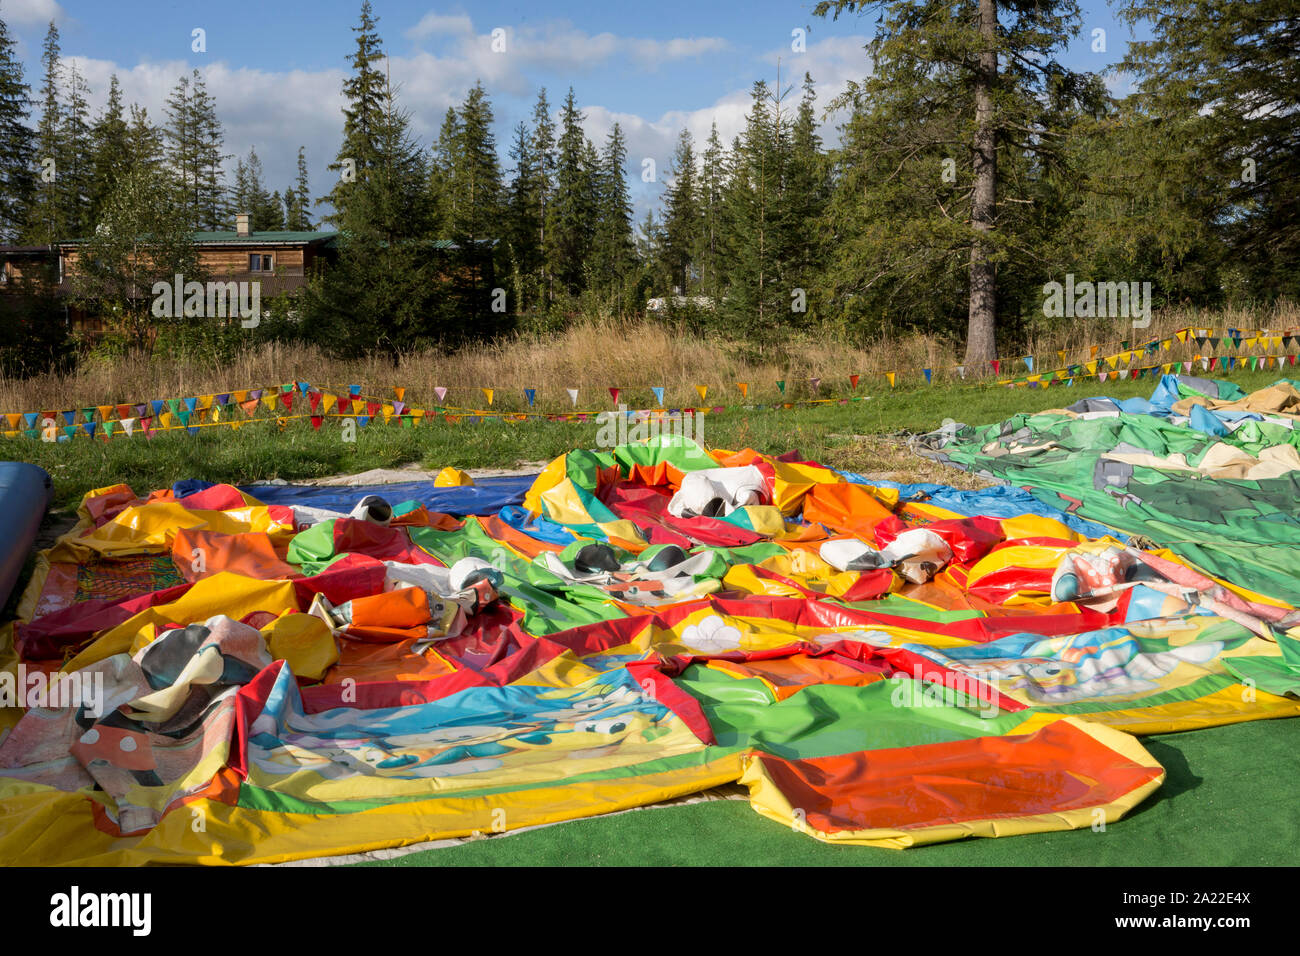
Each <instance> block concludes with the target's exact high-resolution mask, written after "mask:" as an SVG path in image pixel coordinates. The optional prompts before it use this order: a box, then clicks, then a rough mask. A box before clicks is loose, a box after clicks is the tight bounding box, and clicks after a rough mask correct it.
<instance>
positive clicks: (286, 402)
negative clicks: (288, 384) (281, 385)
mask: <svg viewBox="0 0 1300 956" xmlns="http://www.w3.org/2000/svg"><path fill="white" fill-rule="evenodd" d="M280 404H281V405H283V406H284V407H285V408H287V409H292V408H293V391H292V389H291V390H290V391H287V392H281V393H280Z"/></svg>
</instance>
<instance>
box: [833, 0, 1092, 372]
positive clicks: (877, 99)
mask: <svg viewBox="0 0 1300 956" xmlns="http://www.w3.org/2000/svg"><path fill="white" fill-rule="evenodd" d="M868 9H870V10H873V11H879V12H880V14H881V15H880V17H879V19H877V21H876V23H877V28H876V35H875V37H874V38H873V40H872V42H871V44H870V46H869V47H868V49H869V51H870V54H871V76H870V77H869V78H868V79H867V80H866V81H864V82H863V83H862V84H860V85H858V86H856V87H855V89H854V90H853V91H852V97H853V98H854V99H856V100H857V102H858V104H859V109H860V110H861V111H863V112H865V113H866V114H868V116H869V117H871V118H870V119H869V120H867V121H864V122H861V123H859V126H860V127H861V133H862V134H863V135H867V134H868V132H869V134H870V135H871V136H872V137H873V138H874V142H873V143H872V145H871V146H870V147H869V149H870V150H872V151H873V153H872V154H871V155H868V156H865V157H864V158H865V161H866V162H868V163H870V162H872V161H873V157H876V156H880V155H881V154H886V153H891V154H893V155H894V156H895V157H896V160H895V161H896V164H897V163H901V164H902V168H901V169H900V173H901V174H902V175H904V176H908V174H909V172H910V170H909V169H908V167H909V166H911V165H912V164H928V166H929V176H928V185H923V184H924V183H925V181H926V179H927V177H925V176H924V175H923V174H920V173H918V174H917V175H916V176H915V177H910V176H909V177H908V178H912V179H913V181H914V183H915V184H916V185H917V186H918V187H921V188H922V192H920V193H919V194H918V195H917V196H915V197H913V198H914V199H919V200H921V201H922V203H923V204H924V205H925V207H926V210H922V209H915V210H914V211H913V212H912V213H911V214H910V217H911V221H910V222H909V223H908V224H907V225H906V226H905V229H904V232H905V233H912V235H911V236H908V239H907V240H906V241H900V240H899V239H895V244H894V250H893V252H894V253H895V254H896V255H895V257H894V264H892V265H890V266H889V267H888V268H886V269H884V274H883V275H880V276H879V279H878V281H879V282H880V283H885V284H893V283H895V282H898V281H899V280H904V281H908V280H910V279H911V278H912V277H913V276H915V275H916V274H918V273H919V274H922V275H924V274H925V273H926V272H929V274H930V276H931V277H934V276H937V275H941V274H946V273H947V272H948V271H949V268H950V262H951V260H953V259H955V258H958V257H959V256H964V258H965V261H966V264H965V271H966V285H967V300H968V302H967V309H966V360H965V364H967V365H970V366H973V367H979V366H983V365H984V363H986V362H987V361H988V360H989V359H991V358H993V357H994V355H995V354H996V335H997V331H998V322H997V315H998V291H999V290H998V286H999V275H998V266H999V263H1000V262H1004V261H1007V260H1008V259H1010V258H1012V257H1013V252H1012V250H1013V249H1016V250H1017V253H1018V254H1026V253H1027V254H1030V255H1032V244H1033V242H1032V240H1033V237H1032V236H1031V235H1030V233H1029V232H1026V231H1023V230H1019V229H1018V228H1017V226H1018V225H1019V224H1020V223H1026V224H1027V223H1028V222H1029V219H1028V217H1026V216H1024V215H1023V214H1022V213H1023V210H1022V211H1021V212H1019V213H1017V214H1016V216H1015V217H1008V215H1007V213H1008V212H1009V210H1010V209H1012V208H1013V207H1015V206H1016V205H1019V204H1021V203H1024V202H1031V203H1032V202H1033V201H1034V200H1033V199H1032V198H1031V197H1029V196H1026V195H1024V194H1023V193H1022V194H1021V195H1016V194H1015V193H1017V192H1022V190H1024V188H1025V186H1028V185H1029V184H1028V183H1027V182H1026V181H1025V180H1024V179H1023V178H1018V173H1019V172H1020V171H1021V170H1022V169H1023V168H1025V165H1026V163H1028V164H1030V165H1031V166H1034V167H1037V168H1039V169H1042V168H1046V167H1048V166H1050V165H1052V164H1053V163H1056V162H1058V161H1059V160H1058V158H1057V157H1058V156H1059V153H1060V150H1061V148H1062V144H1063V140H1062V138H1061V136H1060V135H1059V133H1060V132H1061V131H1060V130H1059V129H1058V128H1057V127H1056V124H1055V123H1054V120H1055V119H1057V118H1058V117H1059V116H1060V115H1061V113H1062V111H1061V109H1060V107H1061V106H1062V104H1066V103H1072V104H1079V105H1084V104H1087V103H1089V102H1091V101H1095V100H1097V99H1098V98H1099V95H1100V93H1101V88H1100V86H1099V84H1097V83H1096V82H1095V78H1093V77H1091V76H1089V75H1087V74H1076V73H1073V72H1071V71H1069V70H1066V69H1065V68H1064V67H1063V66H1062V65H1061V64H1060V62H1059V61H1058V60H1057V54H1058V53H1060V52H1062V51H1063V50H1064V48H1065V46H1066V45H1067V44H1068V43H1069V41H1070V39H1071V38H1072V37H1073V36H1075V35H1076V34H1077V33H1078V31H1079V23H1080V11H1079V6H1078V4H1077V3H1076V2H1075V0H1040V2H1033V3H1021V2H1012V0H1004V2H1003V3H1002V4H1001V5H999V3H998V0H922V2H915V0H884V2H880V0H822V2H819V3H818V4H817V5H816V6H815V7H814V8H813V12H814V14H815V15H817V16H825V15H827V14H833V15H834V16H836V17H838V16H839V15H840V14H841V13H844V12H846V11H856V12H859V13H863V12H866V11H867V10H868ZM887 114H888V115H887ZM1008 151H1015V152H1016V153H1018V154H1019V157H1021V158H1023V160H1024V161H1023V162H1022V160H1021V158H1017V159H1016V160H1015V161H1011V156H1010V155H1008ZM945 153H946V155H944V154H945ZM1054 154H1057V155H1054ZM1004 155H1005V156H1006V158H1007V160H1008V161H1009V162H1011V165H1010V166H1008V168H1006V169H1004V170H999V163H1000V162H1001V157H1003V156H1004ZM945 158H946V159H951V160H952V161H953V163H954V164H955V167H956V169H957V170H958V175H959V177H960V183H961V187H962V188H961V189H960V190H959V191H956V195H954V194H953V193H954V190H952V189H951V188H950V187H951V185H952V183H951V182H944V181H942V180H940V179H939V177H936V176H934V174H933V171H934V166H935V165H937V164H938V163H939V162H941V161H942V160H943V159H945ZM897 182H898V175H892V176H890V178H889V179H887V180H883V181H880V180H878V181H876V182H875V183H874V185H873V183H872V181H870V180H866V181H864V182H863V183H862V185H863V189H862V190H861V191H859V193H858V199H859V200H860V201H861V202H862V203H863V205H864V207H873V206H877V205H878V203H877V202H876V201H875V199H874V197H875V196H877V195H879V196H882V197H887V200H888V201H889V202H895V203H904V202H905V201H906V199H907V198H908V197H906V196H904V195H896V194H895V193H894V190H895V188H896V186H897ZM1030 189H1031V190H1032V187H1030ZM1000 191H1001V192H1000ZM1004 195H1005V197H1006V198H1007V199H1014V200H1016V202H1007V201H1004V199H1003V196H1004ZM880 214H881V213H880V210H879V209H878V208H872V209H869V210H868V209H863V210H862V211H861V212H860V214H859V216H858V217H857V222H858V223H863V222H866V221H867V219H868V215H870V216H872V217H878V216H879V215H880ZM1015 220H1019V222H1016V221H1015ZM841 221H842V222H844V223H845V225H846V227H848V228H852V227H853V220H852V219H851V218H849V216H847V215H846V216H845V217H844V218H843V219H842V220H841ZM952 223H956V224H960V225H962V226H963V227H964V229H965V241H964V242H963V243H962V244H961V245H960V246H959V247H956V248H954V247H953V245H952V244H951V243H950V242H949V241H948V236H949V235H950V234H951V231H952V230H951V227H950V224H952ZM927 236H933V237H935V238H938V239H939V241H938V242H937V243H936V242H932V241H930V239H929V238H927ZM913 237H915V241H913ZM842 252H843V253H844V254H845V255H854V254H855V253H853V252H852V251H851V250H847V249H845V250H842ZM861 253H862V254H861V255H860V256H859V258H860V259H861V260H865V261H864V265H866V262H868V261H869V260H870V258H871V256H870V254H869V253H867V252H866V250H865V249H863V250H861ZM908 254H910V260H909V261H906V262H903V261H902V257H903V256H906V255H908ZM922 260H930V261H929V262H923V261H922ZM870 267H871V268H874V270H875V272H876V273H880V272H881V269H880V268H877V267H875V266H874V265H873V266H870ZM891 280H892V281H891ZM842 304H845V305H847V301H846V300H842ZM954 318H955V317H954Z"/></svg>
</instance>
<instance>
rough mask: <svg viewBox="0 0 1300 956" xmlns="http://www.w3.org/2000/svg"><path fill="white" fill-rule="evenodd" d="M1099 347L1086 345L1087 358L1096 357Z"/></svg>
mask: <svg viewBox="0 0 1300 956" xmlns="http://www.w3.org/2000/svg"><path fill="white" fill-rule="evenodd" d="M1100 348H1101V346H1100V345H1090V346H1088V358H1096V357H1097V352H1098V350H1100Z"/></svg>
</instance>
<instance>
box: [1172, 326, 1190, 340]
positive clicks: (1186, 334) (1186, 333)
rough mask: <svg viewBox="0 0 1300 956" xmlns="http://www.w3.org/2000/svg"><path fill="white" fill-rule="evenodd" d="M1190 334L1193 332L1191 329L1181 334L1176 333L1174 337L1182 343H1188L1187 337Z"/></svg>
mask: <svg viewBox="0 0 1300 956" xmlns="http://www.w3.org/2000/svg"><path fill="white" fill-rule="evenodd" d="M1190 332H1191V329H1183V330H1182V331H1181V332H1175V333H1174V335H1176V336H1178V341H1180V342H1186V341H1187V336H1188V334H1189V333H1190Z"/></svg>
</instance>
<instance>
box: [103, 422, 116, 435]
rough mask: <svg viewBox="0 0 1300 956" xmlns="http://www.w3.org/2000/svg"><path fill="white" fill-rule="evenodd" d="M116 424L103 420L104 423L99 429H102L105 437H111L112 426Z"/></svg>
mask: <svg viewBox="0 0 1300 956" xmlns="http://www.w3.org/2000/svg"><path fill="white" fill-rule="evenodd" d="M116 424H117V422H104V424H103V425H102V426H101V430H102V431H103V433H104V437H105V438H112V437H113V426H114V425H116Z"/></svg>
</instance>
